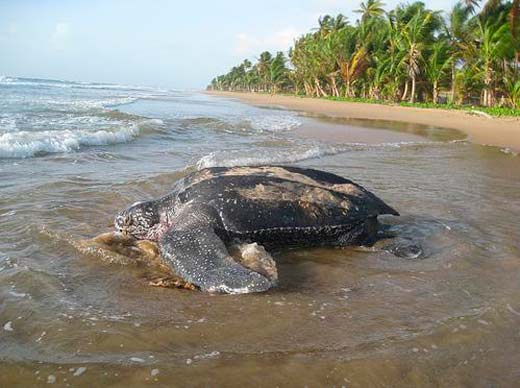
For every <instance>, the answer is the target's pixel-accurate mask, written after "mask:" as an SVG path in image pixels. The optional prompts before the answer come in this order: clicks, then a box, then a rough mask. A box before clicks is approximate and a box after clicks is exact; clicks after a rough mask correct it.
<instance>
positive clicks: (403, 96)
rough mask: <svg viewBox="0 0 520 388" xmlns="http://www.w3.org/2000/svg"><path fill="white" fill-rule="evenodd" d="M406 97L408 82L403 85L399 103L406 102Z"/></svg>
mask: <svg viewBox="0 0 520 388" xmlns="http://www.w3.org/2000/svg"><path fill="white" fill-rule="evenodd" d="M407 96H408V80H406V83H405V84H404V92H403V95H402V96H401V101H404V100H406V97H407Z"/></svg>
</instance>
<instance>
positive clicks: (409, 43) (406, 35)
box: [401, 11, 433, 103]
mask: <svg viewBox="0 0 520 388" xmlns="http://www.w3.org/2000/svg"><path fill="white" fill-rule="evenodd" d="M432 18H433V14H432V13H431V12H423V11H419V12H417V13H416V14H415V15H414V16H413V17H412V18H411V19H410V20H409V21H408V23H406V24H405V25H404V26H402V29H401V35H402V40H401V44H402V49H403V51H404V52H405V55H404V56H403V59H402V60H403V64H404V65H405V66H406V70H407V74H408V77H409V80H410V81H411V85H412V86H411V92H410V102H411V103H414V102H415V91H416V81H417V76H418V75H419V73H420V71H421V66H420V65H421V61H422V60H423V51H424V50H425V46H426V45H425V39H424V38H425V35H426V33H427V32H428V27H430V22H431V20H432ZM407 87H408V82H407V83H406V87H405V92H404V93H403V97H402V99H403V100H404V99H406V96H407Z"/></svg>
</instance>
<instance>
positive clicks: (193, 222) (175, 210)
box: [114, 166, 399, 293]
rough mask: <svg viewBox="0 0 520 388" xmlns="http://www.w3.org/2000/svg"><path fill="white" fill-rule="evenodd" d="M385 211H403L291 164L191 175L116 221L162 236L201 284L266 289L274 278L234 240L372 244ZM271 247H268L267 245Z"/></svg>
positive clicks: (165, 254) (163, 246)
mask: <svg viewBox="0 0 520 388" xmlns="http://www.w3.org/2000/svg"><path fill="white" fill-rule="evenodd" d="M380 214H391V215H395V216H398V215H399V213H398V212H397V211H396V210H395V209H393V208H392V207H390V206H388V205H387V204H385V203H384V202H383V201H382V200H381V199H379V198H378V197H376V196H375V195H374V194H372V193H371V192H369V191H368V190H366V189H365V188H363V187H362V186H360V185H358V184H356V183H354V182H352V181H351V180H349V179H345V178H343V177H341V176H338V175H335V174H332V173H328V172H324V171H319V170H314V169H308V168H299V167H289V166H254V167H230V168H227V167H214V168H207V169H203V170H200V171H197V172H194V173H192V174H189V175H187V176H186V177H184V178H183V179H180V180H179V181H177V183H176V184H175V185H174V188H173V191H172V192H171V193H170V194H167V195H165V196H163V197H161V198H159V199H157V200H151V201H145V202H138V203H136V204H134V205H132V206H131V207H130V208H128V209H126V210H124V211H122V212H121V213H119V214H118V215H117V216H116V218H115V223H114V224H115V227H116V229H117V230H118V231H119V232H122V233H124V234H127V235H131V236H132V237H133V238H135V239H138V240H151V241H156V242H158V245H159V249H160V253H161V256H162V258H163V260H165V261H166V263H167V264H168V265H169V266H171V268H172V270H173V272H175V273H176V274H177V275H179V276H180V277H182V278H183V279H184V280H186V281H187V282H190V283H193V284H194V285H196V286H197V287H199V288H200V289H201V290H202V291H207V292H222V293H247V292H260V291H265V290H267V289H269V288H270V287H272V286H273V285H274V284H275V282H276V280H274V279H270V278H269V277H268V276H264V275H262V274H261V273H259V272H256V271H253V270H251V269H249V268H246V267H245V266H243V265H241V264H239V263H238V262H237V261H236V260H234V259H232V258H231V256H230V254H229V252H228V247H229V246H230V245H233V244H234V243H237V242H240V243H257V244H260V245H263V246H264V247H265V249H267V250H270V249H273V248H277V247H278V248H279V247H288V246H316V245H331V246H347V245H367V244H368V245H370V244H373V243H374V242H375V240H376V239H377V232H378V225H379V224H378V221H377V216H378V215H380ZM263 252H264V253H265V251H263Z"/></svg>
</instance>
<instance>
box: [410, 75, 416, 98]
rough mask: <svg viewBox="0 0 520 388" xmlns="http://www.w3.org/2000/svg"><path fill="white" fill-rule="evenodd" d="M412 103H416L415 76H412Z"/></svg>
mask: <svg viewBox="0 0 520 388" xmlns="http://www.w3.org/2000/svg"><path fill="white" fill-rule="evenodd" d="M410 102H411V103H412V104H413V103H414V102H415V74H414V75H413V76H412V90H411V95H410Z"/></svg>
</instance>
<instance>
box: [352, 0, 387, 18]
mask: <svg viewBox="0 0 520 388" xmlns="http://www.w3.org/2000/svg"><path fill="white" fill-rule="evenodd" d="M384 6H385V3H383V2H382V1H381V0H367V1H366V3H361V5H360V6H359V9H356V10H355V11H354V12H356V13H360V14H361V22H362V23H363V22H365V21H367V20H368V19H371V18H374V17H379V16H382V15H383V14H384V13H385V10H384V9H383V7H384Z"/></svg>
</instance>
